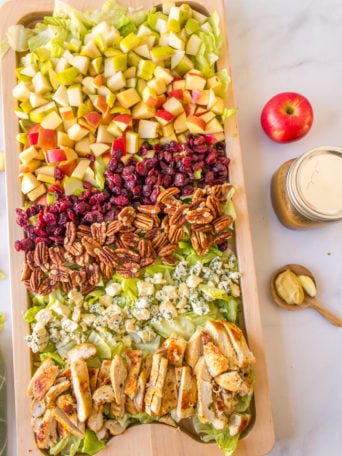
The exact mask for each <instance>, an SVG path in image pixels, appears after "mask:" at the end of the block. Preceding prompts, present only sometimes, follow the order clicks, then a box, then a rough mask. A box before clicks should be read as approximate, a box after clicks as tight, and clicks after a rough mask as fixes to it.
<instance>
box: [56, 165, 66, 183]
mask: <svg viewBox="0 0 342 456" xmlns="http://www.w3.org/2000/svg"><path fill="white" fill-rule="evenodd" d="M64 176H65V173H64V171H63V170H62V169H61V168H58V166H56V168H55V178H56V179H57V180H59V181H61V180H62V179H63V177H64Z"/></svg>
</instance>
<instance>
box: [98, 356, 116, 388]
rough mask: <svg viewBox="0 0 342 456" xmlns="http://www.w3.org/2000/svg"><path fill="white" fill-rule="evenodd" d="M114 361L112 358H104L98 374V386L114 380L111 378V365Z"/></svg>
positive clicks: (109, 383) (108, 383)
mask: <svg viewBox="0 0 342 456" xmlns="http://www.w3.org/2000/svg"><path fill="white" fill-rule="evenodd" d="M111 365H112V361H111V360H110V359H104V360H103V361H102V363H101V367H100V371H99V373H98V376H97V383H96V385H97V387H99V386H101V385H111V383H112V381H111V379H110V366H111Z"/></svg>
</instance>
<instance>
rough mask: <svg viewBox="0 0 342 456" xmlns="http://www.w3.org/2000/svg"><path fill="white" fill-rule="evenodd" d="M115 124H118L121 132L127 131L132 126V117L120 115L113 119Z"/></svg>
mask: <svg viewBox="0 0 342 456" xmlns="http://www.w3.org/2000/svg"><path fill="white" fill-rule="evenodd" d="M113 122H114V123H116V125H117V126H118V127H119V128H120V130H121V131H125V130H126V129H127V128H128V127H130V126H132V115H131V114H118V115H117V116H115V117H114V118H113Z"/></svg>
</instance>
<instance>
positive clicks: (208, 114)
mask: <svg viewBox="0 0 342 456" xmlns="http://www.w3.org/2000/svg"><path fill="white" fill-rule="evenodd" d="M196 115H199V117H200V118H201V119H203V120H204V121H205V123H208V122H210V121H211V120H213V119H215V117H216V116H215V113H213V112H212V111H205V112H204V113H203V114H198V113H197V111H196Z"/></svg>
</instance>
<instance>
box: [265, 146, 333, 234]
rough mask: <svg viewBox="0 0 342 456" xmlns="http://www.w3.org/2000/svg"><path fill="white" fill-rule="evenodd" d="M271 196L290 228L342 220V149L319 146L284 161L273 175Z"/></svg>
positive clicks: (309, 226)
mask: <svg viewBox="0 0 342 456" xmlns="http://www.w3.org/2000/svg"><path fill="white" fill-rule="evenodd" d="M271 199H272V205H273V209H274V211H275V213H276V215H277V217H278V219H279V221H280V222H281V223H282V224H283V225H284V226H286V227H288V228H292V229H303V228H311V227H316V226H322V225H324V224H325V223H327V222H335V221H338V220H342V148H341V147H332V146H322V147H317V148H315V149H312V150H310V151H308V152H306V153H305V154H303V155H302V156H301V157H298V158H295V159H292V160H289V161H287V162H285V163H283V164H282V165H281V166H280V168H279V169H278V170H277V171H276V172H275V173H274V175H273V177H272V181H271Z"/></svg>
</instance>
